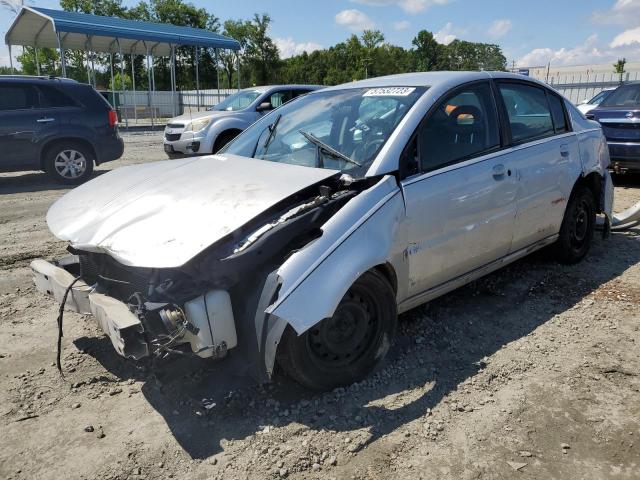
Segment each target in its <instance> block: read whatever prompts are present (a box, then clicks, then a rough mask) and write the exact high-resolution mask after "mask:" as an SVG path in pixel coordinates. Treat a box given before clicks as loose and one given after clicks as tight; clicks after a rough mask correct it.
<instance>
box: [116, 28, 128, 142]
mask: <svg viewBox="0 0 640 480" xmlns="http://www.w3.org/2000/svg"><path fill="white" fill-rule="evenodd" d="M116 44H117V45H118V53H119V54H120V85H121V86H122V95H121V97H120V103H121V104H122V105H124V126H125V128H126V129H127V130H128V129H129V113H128V112H127V106H128V105H127V104H128V102H127V99H126V97H125V95H124V92H125V90H126V85H125V83H124V55H122V46H121V45H120V39H119V38H116Z"/></svg>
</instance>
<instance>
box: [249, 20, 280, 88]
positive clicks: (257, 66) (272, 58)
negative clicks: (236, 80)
mask: <svg viewBox="0 0 640 480" xmlns="http://www.w3.org/2000/svg"><path fill="white" fill-rule="evenodd" d="M270 25H271V17H270V16H269V15H268V14H266V13H263V14H260V15H259V14H257V13H256V14H255V15H254V17H253V20H252V21H251V22H249V23H248V24H247V25H246V28H247V47H246V49H245V57H246V60H247V62H248V63H249V65H250V66H251V67H252V68H251V69H252V81H253V83H256V84H259V85H267V84H269V83H271V81H270V80H271V79H272V78H274V77H275V70H276V68H277V65H278V63H279V61H280V56H279V53H278V47H276V45H275V43H273V40H272V39H271V37H269V34H268V33H267V31H268V30H269V26H270Z"/></svg>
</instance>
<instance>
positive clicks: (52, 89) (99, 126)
mask: <svg viewBox="0 0 640 480" xmlns="http://www.w3.org/2000/svg"><path fill="white" fill-rule="evenodd" d="M123 151H124V144H123V141H122V138H121V137H120V135H119V134H118V117H117V113H116V111H115V110H113V109H112V108H111V105H109V103H108V102H107V101H106V100H105V99H104V97H102V96H101V95H100V94H99V93H98V92H96V90H95V89H94V88H93V87H91V86H90V85H86V84H82V83H78V82H76V81H74V80H68V79H60V78H48V77H26V76H0V152H2V154H1V155H0V171H3V172H11V171H24V170H43V171H45V172H47V173H48V174H49V175H50V176H51V177H52V178H54V179H55V180H56V181H58V182H60V183H66V184H78V183H82V182H84V181H85V180H87V179H88V178H89V177H90V176H91V174H92V172H93V165H94V163H95V164H96V165H99V164H101V163H104V162H109V161H111V160H116V159H118V158H120V157H121V156H122V153H123Z"/></svg>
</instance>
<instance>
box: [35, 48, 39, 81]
mask: <svg viewBox="0 0 640 480" xmlns="http://www.w3.org/2000/svg"><path fill="white" fill-rule="evenodd" d="M34 48H35V50H36V71H37V72H38V76H40V55H38V50H39V49H38V47H34Z"/></svg>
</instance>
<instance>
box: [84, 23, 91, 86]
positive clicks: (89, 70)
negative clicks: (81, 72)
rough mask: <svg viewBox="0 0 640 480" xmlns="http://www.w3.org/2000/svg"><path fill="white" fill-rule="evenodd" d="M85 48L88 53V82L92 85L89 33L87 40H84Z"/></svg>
mask: <svg viewBox="0 0 640 480" xmlns="http://www.w3.org/2000/svg"><path fill="white" fill-rule="evenodd" d="M84 49H85V53H86V62H85V63H86V65H87V83H88V84H89V85H91V69H90V68H89V35H87V40H86V41H85V42H84Z"/></svg>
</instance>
